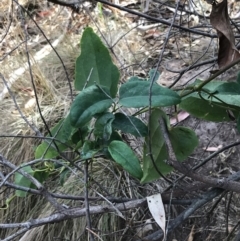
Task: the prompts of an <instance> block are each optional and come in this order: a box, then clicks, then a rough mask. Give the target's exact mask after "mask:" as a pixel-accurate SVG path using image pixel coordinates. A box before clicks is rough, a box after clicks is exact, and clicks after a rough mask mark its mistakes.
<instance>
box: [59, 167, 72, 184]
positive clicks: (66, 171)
mask: <svg viewBox="0 0 240 241" xmlns="http://www.w3.org/2000/svg"><path fill="white" fill-rule="evenodd" d="M70 173H71V172H70V170H69V169H67V168H65V169H64V170H63V171H62V172H61V174H60V178H59V181H60V185H61V186H63V185H64V183H65V181H66V180H67V177H68V176H69V175H70Z"/></svg>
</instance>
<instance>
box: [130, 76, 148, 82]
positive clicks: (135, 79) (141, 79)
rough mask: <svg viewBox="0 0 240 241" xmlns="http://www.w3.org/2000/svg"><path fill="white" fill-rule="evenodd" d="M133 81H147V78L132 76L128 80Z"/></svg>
mask: <svg viewBox="0 0 240 241" xmlns="http://www.w3.org/2000/svg"><path fill="white" fill-rule="evenodd" d="M132 81H146V79H143V78H140V77H138V76H132V77H130V78H129V79H128V82H132Z"/></svg>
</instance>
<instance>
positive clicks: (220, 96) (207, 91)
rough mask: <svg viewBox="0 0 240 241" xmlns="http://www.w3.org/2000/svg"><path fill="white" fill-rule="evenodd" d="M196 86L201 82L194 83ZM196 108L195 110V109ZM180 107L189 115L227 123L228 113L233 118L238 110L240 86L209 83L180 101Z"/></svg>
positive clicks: (219, 82) (217, 82)
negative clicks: (231, 114)
mask: <svg viewBox="0 0 240 241" xmlns="http://www.w3.org/2000/svg"><path fill="white" fill-rule="evenodd" d="M195 83H196V86H197V85H199V84H201V83H202V81H199V80H197V81H195ZM196 106H197V108H196ZM180 107H181V108H182V109H184V110H186V111H187V112H189V113H190V114H192V115H194V116H196V117H198V118H202V119H205V120H210V121H229V120H231V118H230V117H229V115H228V112H229V111H231V112H232V113H233V114H234V115H235V117H236V116H237V113H238V112H239V110H240V85H239V84H238V83H234V82H230V83H226V82H224V83H223V82H222V81H211V82H210V83H208V84H206V85H205V86H204V87H203V89H202V91H200V92H199V93H193V94H191V95H188V96H187V97H185V98H183V99H182V102H181V103H180Z"/></svg>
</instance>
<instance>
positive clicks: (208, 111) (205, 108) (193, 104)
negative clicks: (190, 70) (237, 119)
mask: <svg viewBox="0 0 240 241" xmlns="http://www.w3.org/2000/svg"><path fill="white" fill-rule="evenodd" d="M179 106H180V108H182V109H183V110H185V111H187V112H188V113H190V114H191V115H193V116H195V117H198V118H201V119H204V120H208V121H215V122H218V121H220V122H222V121H229V120H230V118H229V116H228V113H227V109H226V107H225V108H224V107H222V106H220V105H216V104H214V103H213V102H211V101H210V100H209V101H207V100H203V99H200V98H198V97H193V96H190V97H188V98H185V99H183V100H182V102H181V103H180V105H179Z"/></svg>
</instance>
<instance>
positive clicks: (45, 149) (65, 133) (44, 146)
mask: <svg viewBox="0 0 240 241" xmlns="http://www.w3.org/2000/svg"><path fill="white" fill-rule="evenodd" d="M75 130H76V129H75V128H74V127H72V126H71V124H70V117H69V115H68V116H67V117H66V118H65V119H61V120H60V121H59V122H58V123H57V124H56V125H55V126H54V127H53V128H51V130H50V132H51V135H52V136H53V137H55V144H56V145H57V148H58V150H59V151H60V152H62V151H64V150H66V149H67V148H68V147H67V145H64V143H68V142H69V140H70V139H71V138H70V137H71V135H72V133H73V132H74V131H75ZM47 137H50V135H47ZM58 140H59V141H61V142H59V141H58ZM50 143H51V144H50ZM55 144H54V143H53V142H51V140H45V141H43V142H42V143H41V144H40V145H39V146H38V147H37V149H36V150H35V158H36V159H39V158H42V157H43V154H45V155H44V157H43V158H46V159H51V158H54V157H57V156H58V155H59V151H58V150H57V148H56V146H55ZM49 145H50V146H49Z"/></svg>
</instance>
